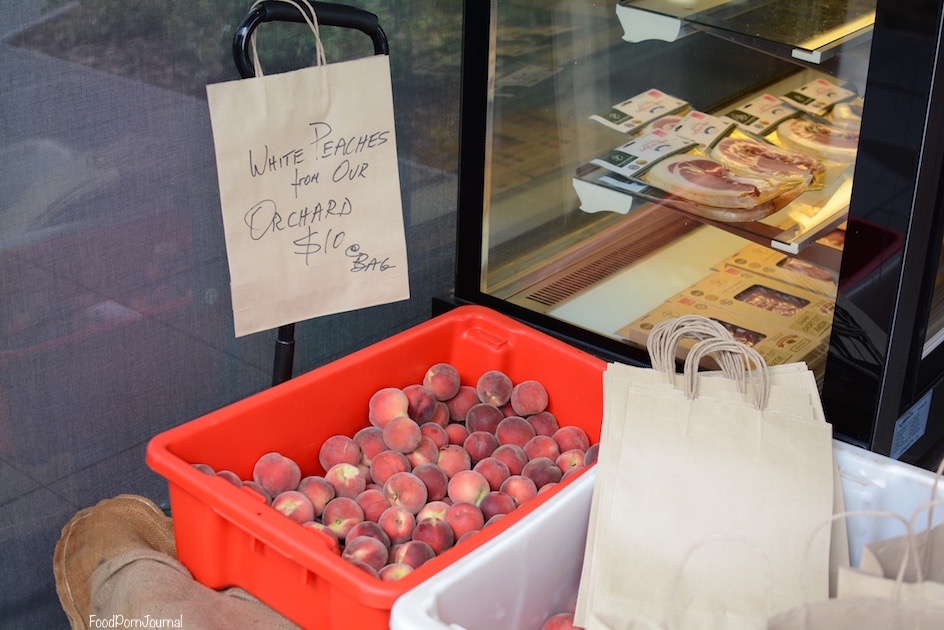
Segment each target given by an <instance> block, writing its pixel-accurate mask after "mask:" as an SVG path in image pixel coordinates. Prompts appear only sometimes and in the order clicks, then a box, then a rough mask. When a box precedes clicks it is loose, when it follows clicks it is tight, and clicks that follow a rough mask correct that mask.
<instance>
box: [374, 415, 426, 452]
mask: <svg viewBox="0 0 944 630" xmlns="http://www.w3.org/2000/svg"><path fill="white" fill-rule="evenodd" d="M383 439H384V444H386V445H387V446H388V447H390V448H391V449H392V450H394V451H400V452H401V453H409V452H410V451H414V450H416V447H417V446H419V445H420V440H422V439H423V434H422V433H420V425H418V424H416V421H415V420H413V419H412V418H409V417H407V416H397V417H396V418H391V419H390V420H389V421H388V422H387V424H385V425H384V428H383Z"/></svg>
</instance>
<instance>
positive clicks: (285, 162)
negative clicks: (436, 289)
mask: <svg viewBox="0 0 944 630" xmlns="http://www.w3.org/2000/svg"><path fill="white" fill-rule="evenodd" d="M283 1H288V0H283ZM302 1H305V0H302ZM288 4H292V5H293V6H295V7H296V8H298V10H299V11H300V12H302V15H305V17H306V20H307V21H308V22H309V26H311V28H312V31H313V32H314V34H315V37H316V40H317V44H318V50H319V58H320V61H321V62H322V63H319V64H318V65H315V66H311V67H307V68H302V69H299V70H294V71H291V72H284V73H279V74H273V75H267V76H262V75H261V68H260V67H259V64H258V57H256V76H255V77H252V78H246V79H242V80H237V81H229V82H225V83H219V84H214V85H208V86H207V100H208V103H209V107H210V118H211V122H212V127H213V141H214V146H215V151H216V161H217V171H218V175H219V189H220V202H221V206H222V212H223V228H224V235H225V238H226V251H227V258H228V262H229V270H230V282H231V290H232V301H233V319H234V324H235V331H236V336H241V335H245V334H250V333H254V332H259V331H262V330H267V329H270V328H275V327H277V326H281V325H284V324H288V323H292V322H296V321H301V320H304V319H308V318H312V317H317V316H321V315H328V314H332V313H339V312H344V311H349V310H354V309H357V308H363V307H367V306H374V305H378V304H386V303H390V302H395V301H399V300H404V299H408V298H409V280H408V273H407V272H408V269H407V252H406V240H405V235H404V227H403V213H402V203H401V196H400V180H399V171H398V164H397V142H396V135H395V130H394V111H393V94H392V87H391V79H390V62H389V57H388V56H387V55H374V56H371V57H364V58H361V59H355V60H351V61H344V62H339V63H332V64H326V63H323V62H324V54H323V48H322V47H321V40H320V37H319V36H318V27H317V23H316V22H312V21H311V20H310V19H307V18H308V15H306V14H305V12H304V11H303V10H302V8H301V7H299V6H298V5H296V4H295V3H294V2H291V1H288ZM305 4H306V5H307V4H308V3H307V2H305ZM308 8H309V10H310V11H311V13H310V15H312V16H314V10H312V9H311V6H310V5H308Z"/></svg>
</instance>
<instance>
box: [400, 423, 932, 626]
mask: <svg viewBox="0 0 944 630" xmlns="http://www.w3.org/2000/svg"><path fill="white" fill-rule="evenodd" d="M833 450H834V452H835V454H836V462H837V464H838V466H839V474H840V478H841V480H842V490H843V496H844V498H845V502H846V509H847V510H883V511H889V512H895V513H897V514H901V515H902V516H904V517H906V518H907V517H910V516H911V514H912V512H913V511H914V509H915V508H916V507H918V506H919V505H921V504H922V503H924V502H926V501H927V500H928V499H929V498H930V495H931V486H932V484H933V483H934V475H933V474H932V473H930V472H928V471H926V470H923V469H920V468H916V467H914V466H910V465H908V464H904V463H901V462H898V461H895V460H892V459H889V458H887V457H883V456H881V455H876V454H875V453H871V452H869V451H865V450H862V449H860V448H857V447H854V446H850V445H848V444H845V443H842V442H838V441H837V442H834V448H833ZM594 473H595V471H594V470H592V469H591V470H589V471H587V473H585V474H583V475H581V476H580V477H578V478H577V479H575V480H574V482H573V483H572V484H570V485H569V486H568V487H566V488H564V489H563V490H562V491H561V492H560V493H559V494H558V495H557V496H556V497H555V498H554V500H553V501H548V502H547V503H546V504H545V505H543V506H542V507H541V509H540V510H536V511H534V512H533V513H531V514H529V515H528V516H527V517H526V518H524V519H522V520H521V522H519V523H517V524H516V525H515V526H514V527H512V528H511V529H509V530H508V531H506V532H504V534H503V535H501V536H499V537H497V538H495V539H493V540H491V541H490V542H489V543H488V544H486V545H483V546H482V547H480V548H479V549H477V550H476V551H475V553H473V554H469V555H467V556H465V557H463V558H462V559H460V560H459V561H457V562H455V563H454V564H453V565H451V566H450V567H448V568H447V569H445V570H443V571H441V572H440V573H438V574H437V575H435V576H434V577H432V578H430V579H429V580H426V581H425V582H423V583H422V584H420V585H419V586H417V587H416V588H414V589H412V590H410V591H407V592H406V593H405V594H403V595H402V596H401V597H400V598H399V599H398V600H397V601H396V602H395V603H394V606H393V609H392V611H391V614H390V627H391V628H392V630H433V629H437V628H438V629H443V628H448V629H450V630H458V629H465V630H495V629H496V628H514V629H516V630H532V629H533V630H538V629H539V628H540V627H541V624H543V623H544V620H545V619H547V618H548V617H549V616H550V615H552V614H554V613H557V612H567V611H570V610H572V608H573V606H574V604H575V603H576V601H577V589H578V587H579V584H580V570H581V566H582V564H583V555H584V549H585V547H586V540H587V524H588V522H589V517H590V499H591V495H592V491H593V480H594ZM939 492H942V493H944V482H942V483H941V484H940V485H939ZM938 520H939V519H938ZM848 531H849V547H850V550H849V551H850V559H851V561H852V564H853V565H857V564H858V561H859V556H860V550H861V548H862V546H863V545H866V544H869V543H871V542H874V541H876V540H882V539H884V538H889V537H893V536H900V535H901V534H902V533H903V532H902V530H901V525H900V524H899V523H898V522H897V521H894V520H893V519H882V518H866V517H854V518H850V519H848Z"/></svg>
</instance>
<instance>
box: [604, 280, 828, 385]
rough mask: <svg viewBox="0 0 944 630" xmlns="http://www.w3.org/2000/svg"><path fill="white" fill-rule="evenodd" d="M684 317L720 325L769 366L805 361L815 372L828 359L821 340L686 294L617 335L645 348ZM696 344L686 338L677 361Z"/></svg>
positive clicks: (710, 362)
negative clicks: (656, 332) (657, 331)
mask: <svg viewBox="0 0 944 630" xmlns="http://www.w3.org/2000/svg"><path fill="white" fill-rule="evenodd" d="M683 315H702V316H704V317H708V318H710V319H712V320H714V321H716V322H718V323H719V324H721V325H722V326H724V327H725V328H726V329H727V330H728V331H729V332H730V333H731V334H732V335H733V336H734V338H735V339H736V340H738V341H740V342H741V343H743V344H745V345H747V346H750V347H752V348H754V349H755V350H757V351H758V352H759V353H760V355H761V356H762V357H764V360H765V361H767V364H768V365H779V364H783V363H794V362H797V361H805V362H806V363H807V365H808V367H809V368H810V369H811V370H814V371H816V369H815V368H816V367H817V365H818V364H819V363H822V361H823V359H824V357H825V344H824V342H823V341H822V340H821V339H815V338H812V337H807V336H806V335H801V334H799V333H796V332H793V331H791V330H783V329H782V328H779V327H777V326H774V325H771V324H770V323H768V322H766V321H764V320H752V319H750V318H746V317H743V316H738V315H737V314H734V313H731V312H730V311H726V310H723V309H721V308H718V307H717V306H715V305H714V304H711V303H708V302H701V301H698V300H695V299H691V298H688V297H686V296H684V295H677V296H675V297H673V298H671V299H669V300H667V301H665V302H663V303H662V304H660V305H659V306H658V307H656V308H654V309H652V310H651V311H649V312H648V313H646V314H645V315H643V316H642V317H640V318H638V319H636V320H634V321H633V322H631V323H629V324H627V325H626V326H624V327H623V328H621V329H620V330H618V331H617V334H618V335H620V336H621V337H623V338H625V339H628V340H629V341H632V342H633V343H636V344H640V345H643V346H645V344H646V340H647V339H648V338H649V333H650V332H651V331H652V329H653V328H654V327H655V325H656V324H658V323H659V322H662V321H665V320H667V319H673V318H676V317H681V316H683ZM694 343H695V342H694V341H693V340H690V339H683V340H682V341H681V343H680V344H679V347H678V351H677V353H676V356H677V358H678V359H679V360H683V359H684V358H685V357H686V356H687V355H688V351H689V350H690V349H691V347H692V345H693V344H694ZM703 365H704V367H707V368H711V369H716V368H717V367H718V366H717V365H716V364H715V362H714V361H713V360H712V359H711V357H705V359H704V360H703Z"/></svg>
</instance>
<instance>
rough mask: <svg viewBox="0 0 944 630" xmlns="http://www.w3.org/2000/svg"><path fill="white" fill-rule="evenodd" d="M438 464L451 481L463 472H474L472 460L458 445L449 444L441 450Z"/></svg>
mask: <svg viewBox="0 0 944 630" xmlns="http://www.w3.org/2000/svg"><path fill="white" fill-rule="evenodd" d="M436 463H437V465H438V466H439V467H440V468H442V469H443V472H444V473H446V477H448V478H450V479H452V477H453V476H454V475H455V474H456V473H457V472H459V471H461V470H472V458H471V457H470V456H469V453H468V451H466V450H465V449H464V448H462V447H461V446H460V445H458V444H447V445H446V446H444V447H442V448H441V449H439V457H438V458H437V460H436Z"/></svg>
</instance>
